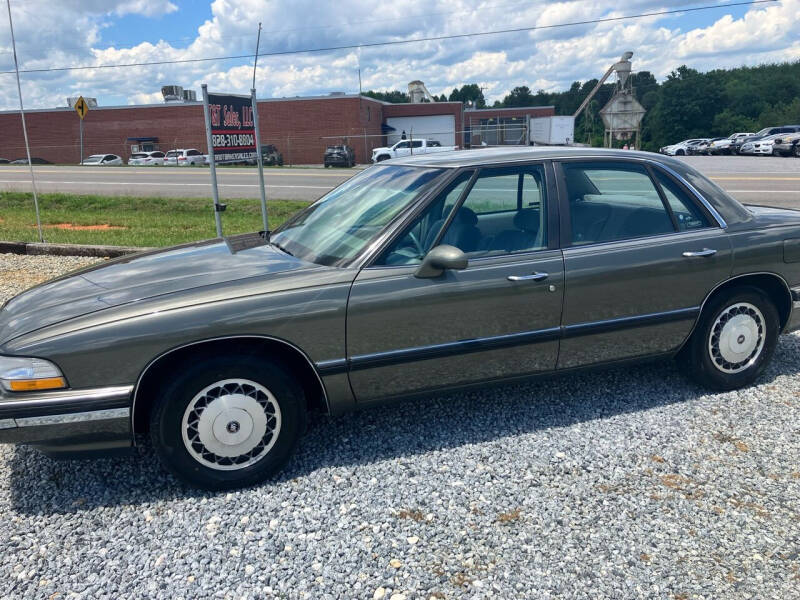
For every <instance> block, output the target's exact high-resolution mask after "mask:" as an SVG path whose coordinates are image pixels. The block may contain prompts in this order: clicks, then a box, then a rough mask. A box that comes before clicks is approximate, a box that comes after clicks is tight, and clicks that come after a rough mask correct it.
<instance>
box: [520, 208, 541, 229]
mask: <svg viewBox="0 0 800 600" xmlns="http://www.w3.org/2000/svg"><path fill="white" fill-rule="evenodd" d="M514 227H516V228H517V229H521V230H522V231H539V211H538V210H531V209H528V210H521V211H519V212H518V213H517V214H516V215H514Z"/></svg>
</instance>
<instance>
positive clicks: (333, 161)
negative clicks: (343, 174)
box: [324, 156, 350, 166]
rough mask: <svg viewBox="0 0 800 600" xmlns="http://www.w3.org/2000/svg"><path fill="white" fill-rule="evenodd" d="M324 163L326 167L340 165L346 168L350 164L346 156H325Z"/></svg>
mask: <svg viewBox="0 0 800 600" xmlns="http://www.w3.org/2000/svg"><path fill="white" fill-rule="evenodd" d="M324 163H325V164H326V165H341V166H346V165H348V164H350V159H349V158H348V157H346V156H326V157H325V160H324Z"/></svg>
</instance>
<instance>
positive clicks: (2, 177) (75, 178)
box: [0, 161, 800, 200]
mask: <svg viewBox="0 0 800 600" xmlns="http://www.w3.org/2000/svg"><path fill="white" fill-rule="evenodd" d="M798 162H800V161H798ZM34 171H35V174H36V184H37V189H38V190H40V191H42V192H64V193H74V194H103V195H111V196H164V197H172V198H177V197H180V198H187V197H188V198H210V197H211V178H210V175H209V170H208V169H207V168H204V167H79V166H63V167H62V166H37V167H35V169H34ZM355 172H357V170H355V169H336V170H332V169H324V168H302V167H294V168H268V169H264V178H265V181H266V185H267V197H268V198H281V199H284V200H316V199H317V198H319V197H320V196H322V195H323V194H325V192H327V191H328V190H330V189H332V188H334V187H336V186H337V185H339V184H340V183H342V182H343V181H346V180H347V179H349V178H350V177H351V176H352V175H353V173H355ZM217 185H218V186H219V193H220V197H221V198H258V195H259V193H258V170H257V169H256V168H254V167H253V168H250V167H237V168H219V169H217ZM0 189H2V190H22V191H30V189H31V182H30V172H29V170H28V168H27V167H25V166H18V165H13V166H2V167H0Z"/></svg>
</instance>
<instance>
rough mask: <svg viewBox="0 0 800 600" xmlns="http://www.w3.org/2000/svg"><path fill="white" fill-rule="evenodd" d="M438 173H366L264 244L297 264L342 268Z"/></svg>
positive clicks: (383, 169)
mask: <svg viewBox="0 0 800 600" xmlns="http://www.w3.org/2000/svg"><path fill="white" fill-rule="evenodd" d="M442 173H444V169H429V168H415V167H406V166H377V167H372V168H370V169H367V170H366V171H363V172H362V173H360V174H359V175H357V176H355V177H353V178H352V179H350V180H349V181H347V182H346V183H344V184H342V185H341V186H339V187H338V188H336V189H335V190H333V191H331V192H329V193H328V194H326V195H325V196H323V197H322V198H320V199H319V200H317V201H316V202H315V203H314V204H312V205H311V206H309V207H308V208H307V209H305V210H304V211H302V212H301V213H299V214H298V215H296V216H295V217H294V218H292V219H290V220H289V221H287V222H286V223H285V224H284V225H283V226H282V227H280V228H279V229H278V230H277V231H275V232H274V233H273V234H272V235H271V236H270V241H271V242H272V243H273V244H275V245H276V246H277V247H278V248H280V249H282V250H284V251H285V252H288V253H290V254H293V255H295V256H297V257H299V258H302V259H303V260H307V261H310V262H315V263H318V264H323V265H328V266H342V265H344V264H346V263H347V262H349V261H350V260H351V259H353V258H355V257H356V256H357V255H358V254H359V253H360V252H361V251H362V250H363V249H364V248H366V247H367V245H368V244H369V243H370V241H372V240H373V239H375V237H376V236H377V235H378V234H380V233H381V232H382V231H383V230H384V229H385V228H386V226H387V225H388V224H389V223H391V222H392V221H393V220H394V219H395V218H396V217H397V216H398V215H399V214H400V213H402V212H403V211H404V210H405V209H406V208H407V207H408V206H409V205H410V204H411V203H413V202H414V201H415V200H417V198H419V196H420V194H421V193H422V192H423V191H424V190H425V189H426V188H427V187H428V186H429V185H430V184H431V183H432V182H433V181H434V180H436V179H437V178H438V177H439V176H440V175H441V174H442Z"/></svg>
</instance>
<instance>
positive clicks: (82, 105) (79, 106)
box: [73, 96, 89, 121]
mask: <svg viewBox="0 0 800 600" xmlns="http://www.w3.org/2000/svg"><path fill="white" fill-rule="evenodd" d="M73 108H74V109H75V112H76V113H78V116H79V117H80V118H81V121H83V117H85V116H86V113H88V112H89V105H88V104H87V103H86V100H84V99H83V96H81V97H80V98H78V100H77V102H75V106H74V107H73Z"/></svg>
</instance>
